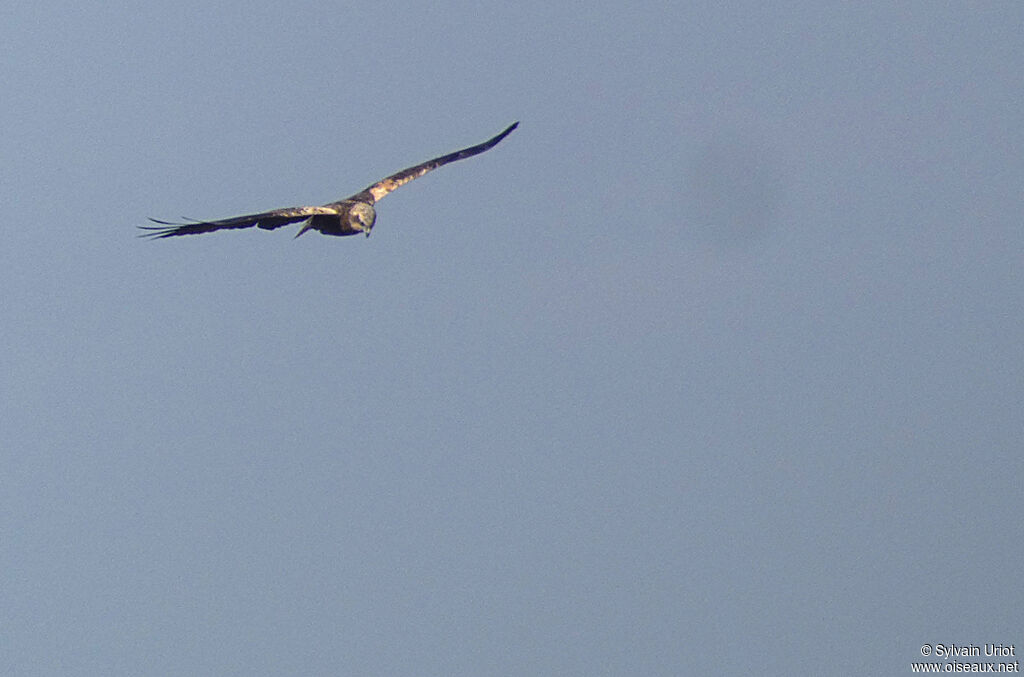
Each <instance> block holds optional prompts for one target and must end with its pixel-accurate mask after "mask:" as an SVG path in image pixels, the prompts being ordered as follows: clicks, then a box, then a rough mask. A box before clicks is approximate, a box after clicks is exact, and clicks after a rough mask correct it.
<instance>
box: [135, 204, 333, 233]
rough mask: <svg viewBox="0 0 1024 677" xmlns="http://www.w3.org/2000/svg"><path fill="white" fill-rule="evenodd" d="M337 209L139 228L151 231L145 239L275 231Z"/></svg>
mask: <svg viewBox="0 0 1024 677" xmlns="http://www.w3.org/2000/svg"><path fill="white" fill-rule="evenodd" d="M337 213H338V208H337V207H290V208H288V209H275V210H274V211H271V212H262V213H260V214H246V215H245V216H236V217H234V218H230V219H221V220H220V221H194V222H192V223H172V222H170V221H160V220H158V219H150V221H152V222H153V223H159V224H160V225H159V226H139V228H141V229H142V230H146V231H149V232H147V233H143V234H142V236H143V237H151V238H156V239H158V238H163V237H174V236H176V235H198V234H199V233H212V232H213V231H215V230H226V229H230V228H252V227H253V226H259V227H260V228H265V229H267V230H273V229H274V228H280V227H281V226H284V225H287V224H289V223H296V222H298V221H305V220H306V219H308V218H309V217H311V216H316V215H317V214H337Z"/></svg>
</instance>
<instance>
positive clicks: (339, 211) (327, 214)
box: [139, 122, 519, 238]
mask: <svg viewBox="0 0 1024 677" xmlns="http://www.w3.org/2000/svg"><path fill="white" fill-rule="evenodd" d="M518 126H519V123H518V122H514V123H512V124H511V125H509V127H508V129H506V130H505V131H503V132H502V133H501V134H498V135H497V136H495V137H494V138H493V139H489V140H487V141H484V142H483V143H481V144H478V145H476V146H470V147H469V148H463V149H462V150H457V151H455V152H454V153H448V154H447V155H442V156H441V157H437V158H434V159H433V160H427V161H426V162H424V163H422V164H418V165H416V166H415V167H409V168H408V169H403V170H402V171H400V172H398V173H397V174H392V175H391V176H389V177H387V178H386V179H381V180H380V181H378V182H377V183H375V184H373V185H372V186H369V187H368V188H366V190H363V191H360V192H358V193H356V194H355V195H352V196H350V197H347V198H345V199H343V200H338V201H337V202H329V203H328V204H325V205H323V206H321V207H289V208H285V209H275V210H273V211H269V212H261V213H259V214H246V215H245V216H236V217H234V218H230V219H221V220H219V221H192V222H190V223H172V222H169V221H158V220H157V219H150V221H152V222H154V223H158V224H160V225H159V226H139V228H141V229H143V230H146V231H149V232H147V233H143V235H144V236H148V237H152V238H164V237H175V236H177V235H196V234H199V233H212V232H213V231H215V230H227V229H232V228H251V227H252V226H257V227H259V228H264V229H267V230H273V229H274V228H280V227H281V226H284V225H287V224H289V223H297V222H299V221H307V223H305V224H304V225H303V226H302V228H300V229H299V232H298V233H297V234H296V235H295V237H298V236H299V235H302V234H303V233H305V232H306V231H307V230H318V231H320V232H321V233H323V234H324V235H339V236H341V235H356V234H358V233H366V236H367V237H369V236H370V230H372V229H373V224H374V222H375V221H376V220H377V214H376V212H375V211H374V210H373V205H374V203H376V202H377V201H378V200H380V199H381V198H382V197H384V196H385V195H387V194H388V193H390V192H391V191H393V190H395V189H396V188H399V187H400V186H403V185H405V184H406V183H409V182H410V181H412V180H413V179H418V178H419V177H421V176H423V175H424V174H426V173H427V172H429V171H431V170H433V169H437V168H438V167H441V166H443V165H446V164H448V163H449V162H455V161H456V160H464V159H466V158H468V157H473V156H474V155H479V154H480V153H483V152H484V151H485V150H490V149H491V148H493V147H494V146H496V145H497V144H498V142H499V141H501V140H502V139H504V138H505V137H506V136H508V135H509V134H511V133H512V130H513V129H515V128H516V127H518Z"/></svg>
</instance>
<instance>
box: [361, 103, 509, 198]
mask: <svg viewBox="0 0 1024 677" xmlns="http://www.w3.org/2000/svg"><path fill="white" fill-rule="evenodd" d="M518 126H519V123H518V122H514V123H512V124H511V125H509V127H508V129H506V130H505V131H503V132H502V133H501V134H498V135H497V136H496V137H494V138H493V139H489V140H487V141H484V142H483V143H481V144H477V145H476V146H470V147H469V148H463V149H462V150H457V151H455V152H454V153H448V154H447V155H442V156H441V157H436V158H434V159H433V160H427V161H426V162H424V163H422V164H418V165H416V166H415V167H409V168H408V169H403V170H402V171H400V172H398V173H397V174H392V175H391V176H389V177H387V178H386V179H381V180H380V181H378V182H377V183H375V184H373V185H372V186H369V187H368V188H366V190H364V191H362V192H361V193H357V194H356V195H353V196H352V197H353V198H354V199H356V200H366V201H367V202H370V203H371V204H372V203H373V202H376V201H377V200H380V199H381V198H382V197H384V196H385V195H387V194H388V193H390V192H391V191H393V190H395V189H396V188H400V187H402V186H404V185H405V184H407V183H409V182H410V181H412V180H413V179H418V178H420V177H421V176H423V175H424V174H426V173H427V172H429V171H431V170H434V169H437V168H438V167H441V166H443V165H446V164H448V163H449V162H455V161H456V160H464V159H466V158H468V157H473V156H474V155H479V154H480V153H483V152H484V151H485V150H490V149H491V148H494V147H495V146H496V145H498V142H499V141H501V140H502V139H504V138H505V137H506V136H508V135H509V134H511V133H512V130H513V129H515V128H516V127H518Z"/></svg>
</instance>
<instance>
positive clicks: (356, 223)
mask: <svg viewBox="0 0 1024 677" xmlns="http://www.w3.org/2000/svg"><path fill="white" fill-rule="evenodd" d="M376 220H377V212H375V211H374V210H373V205H371V204H369V203H368V202H357V203H355V204H354V205H352V208H351V209H349V210H348V224H349V226H351V227H352V230H357V231H362V232H364V233H366V237H370V231H371V230H373V224H374V222H375V221H376Z"/></svg>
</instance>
